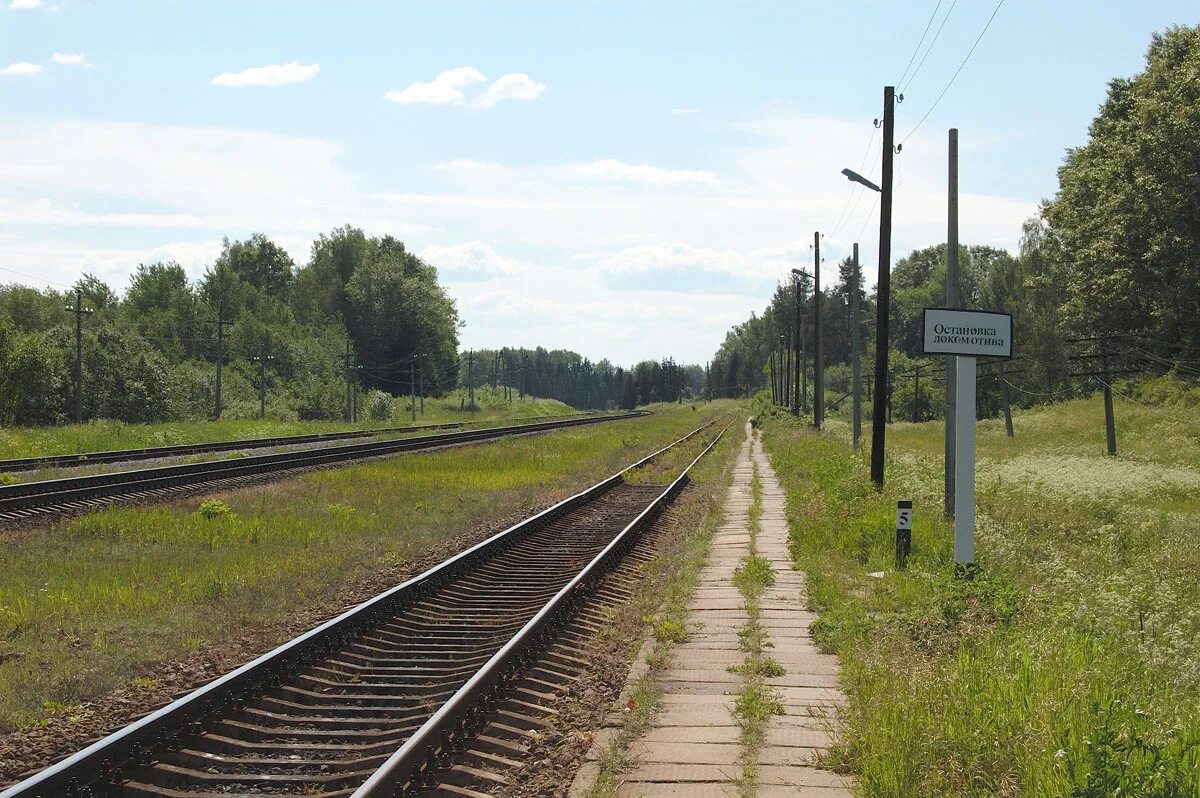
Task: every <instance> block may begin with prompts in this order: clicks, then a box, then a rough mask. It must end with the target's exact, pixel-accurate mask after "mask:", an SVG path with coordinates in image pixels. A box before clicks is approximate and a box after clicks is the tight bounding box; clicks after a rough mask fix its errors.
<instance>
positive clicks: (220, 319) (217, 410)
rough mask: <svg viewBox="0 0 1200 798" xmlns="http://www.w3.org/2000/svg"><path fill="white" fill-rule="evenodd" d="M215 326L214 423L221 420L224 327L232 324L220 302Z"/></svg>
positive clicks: (223, 304)
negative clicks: (215, 381)
mask: <svg viewBox="0 0 1200 798" xmlns="http://www.w3.org/2000/svg"><path fill="white" fill-rule="evenodd" d="M214 323H215V324H216V325H217V386H216V387H217V391H216V394H217V395H216V402H215V407H214V408H213V418H214V420H216V421H220V420H221V409H222V405H221V366H222V365H223V364H224V362H225V325H226V324H233V322H231V321H226V319H225V303H224V302H222V303H221V304H220V305H218V306H217V320H216V321H215V322H214Z"/></svg>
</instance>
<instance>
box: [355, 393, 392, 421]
mask: <svg viewBox="0 0 1200 798" xmlns="http://www.w3.org/2000/svg"><path fill="white" fill-rule="evenodd" d="M395 404H396V400H395V399H394V398H393V397H392V396H391V394H388V393H385V392H383V391H381V390H379V389H377V388H372V389H371V390H369V391H367V393H366V394H365V395H364V396H363V399H362V409H363V412H364V413H365V414H366V416H367V418H369V419H371V420H372V421H387V420H388V419H390V418H391V417H392V409H393V408H394V407H395Z"/></svg>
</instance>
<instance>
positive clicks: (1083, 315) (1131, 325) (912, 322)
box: [708, 26, 1200, 420]
mask: <svg viewBox="0 0 1200 798" xmlns="http://www.w3.org/2000/svg"><path fill="white" fill-rule="evenodd" d="M1198 70H1200V26H1195V27H1183V26H1179V27H1172V28H1170V29H1168V30H1166V31H1163V32H1162V33H1159V34H1155V35H1154V36H1153V38H1152V40H1151V42H1150V46H1149V48H1148V51H1147V53H1146V64H1145V69H1144V70H1143V71H1142V72H1141V73H1139V74H1137V75H1134V76H1133V77H1128V78H1127V77H1119V78H1117V79H1115V80H1112V81H1110V82H1109V84H1108V94H1107V98H1106V99H1105V101H1104V103H1103V104H1102V105H1101V107H1100V110H1099V113H1098V115H1097V116H1096V118H1095V119H1094V120H1093V122H1092V124H1091V126H1090V128H1089V130H1088V137H1087V142H1086V143H1085V144H1084V145H1083V146H1080V147H1076V148H1072V149H1069V150H1068V151H1067V152H1066V156H1065V158H1064V163H1063V165H1062V167H1061V168H1060V169H1059V171H1058V177H1059V188H1058V192H1057V193H1056V195H1055V196H1054V197H1052V198H1049V199H1047V200H1046V201H1045V202H1044V203H1043V204H1042V208H1041V211H1040V213H1039V215H1038V216H1037V217H1035V218H1032V219H1028V220H1026V222H1025V223H1024V224H1023V225H1022V228H1021V231H1020V232H1021V238H1020V245H1019V250H1018V251H1017V252H1016V253H1009V252H1006V251H1003V250H998V249H995V248H993V247H986V246H960V248H959V253H958V263H959V268H958V278H959V279H958V283H959V285H958V288H959V296H960V299H961V303H962V306H963V307H968V308H976V309H981V310H995V311H1005V312H1008V313H1011V314H1012V315H1013V328H1014V330H1015V338H1016V341H1017V354H1018V356H1019V359H1018V360H1016V361H1015V362H1013V363H1012V364H1011V368H1010V369H1009V370H1008V373H1007V374H1006V379H1007V380H1008V381H1009V383H1010V385H1011V387H1012V389H1013V395H1012V397H1011V398H1012V401H1013V402H1014V403H1015V404H1018V405H1022V406H1026V407H1028V406H1032V405H1034V404H1037V403H1039V402H1041V401H1042V400H1044V399H1045V398H1047V397H1081V396H1086V395H1087V394H1089V393H1090V392H1091V391H1092V389H1093V385H1094V383H1093V382H1092V381H1091V380H1080V379H1078V378H1077V375H1086V374H1089V373H1091V372H1096V371H1101V370H1102V361H1101V358H1100V356H1101V355H1102V354H1107V355H1108V360H1109V362H1110V364H1111V365H1112V366H1113V367H1114V369H1115V371H1117V372H1118V373H1141V374H1151V375H1162V374H1168V373H1174V374H1177V375H1178V376H1180V377H1184V378H1187V379H1190V380H1191V381H1193V382H1195V381H1196V379H1197V377H1200V368H1197V363H1198V362H1200V293H1197V292H1196V291H1194V290H1192V287H1193V286H1195V285H1196V284H1197V283H1198V282H1200V215H1197V213H1196V202H1195V195H1196V189H1197V186H1196V174H1197V173H1198V172H1200V161H1198V160H1197V156H1196V155H1195V154H1196V153H1197V152H1200V81H1198V80H1197V79H1196V75H1197V74H1198ZM1097 82H1099V81H1097ZM1081 133H1082V131H1081ZM947 254H948V253H947V249H946V245H945V244H944V243H943V244H938V245H936V246H928V247H923V248H919V249H916V250H914V251H913V252H911V253H909V254H908V255H906V256H904V257H902V258H900V259H899V260H897V261H896V262H895V263H894V264H889V267H890V268H891V271H892V277H891V296H890V303H889V307H888V316H889V319H890V328H891V341H890V343H891V346H892V350H893V351H892V352H891V353H890V354H889V357H890V359H891V366H892V371H893V373H894V375H895V376H896V380H895V384H894V388H895V395H894V396H893V403H894V405H895V413H896V417H897V418H902V419H905V420H908V419H913V418H915V420H924V419H929V418H933V417H936V416H938V415H940V413H941V407H940V406H941V403H940V402H938V401H937V400H936V396H935V395H931V393H930V391H929V387H930V382H931V380H930V376H931V375H930V372H931V371H932V370H933V369H932V368H930V367H931V366H933V364H932V363H928V362H926V363H924V365H925V366H926V368H925V371H924V377H925V388H926V390H925V393H924V395H922V396H917V391H916V381H915V379H912V373H911V370H912V368H913V366H915V365H916V363H914V362H912V361H911V360H909V358H917V357H919V356H920V350H921V347H920V336H919V325H920V318H921V311H922V309H923V308H926V307H935V306H943V305H944V304H945V303H946V271H947ZM872 259H873V255H872V256H870V257H864V258H863V263H862V266H863V270H864V272H866V273H867V274H873V273H874V265H873V263H871V264H868V263H867V261H870V260H872ZM838 269H839V274H838V277H837V279H836V280H835V281H833V285H832V286H827V287H826V288H825V289H824V293H823V309H822V314H821V338H822V348H823V351H824V361H825V363H826V366H827V373H826V391H827V393H828V394H830V395H829V396H828V397H827V400H828V401H833V400H834V399H836V398H838V397H840V396H842V395H844V394H845V393H848V392H849V380H850V376H849V369H848V367H847V364H848V363H849V362H850V333H851V329H852V327H853V324H852V322H851V319H850V314H849V300H850V298H851V297H852V296H854V295H855V294H857V295H858V296H859V297H860V298H861V300H862V302H861V308H862V310H861V312H862V316H861V317H860V319H861V323H862V332H864V333H865V335H864V336H863V338H862V341H863V346H864V357H865V358H866V359H865V361H864V362H866V363H870V358H871V357H872V356H873V353H872V352H871V347H872V346H873V342H874V338H875V336H874V329H873V328H874V319H875V304H876V299H875V298H874V297H873V296H868V295H866V294H865V293H864V292H863V290H862V287H863V286H862V284H861V283H859V284H857V285H856V284H855V282H854V280H853V276H852V275H853V271H852V269H851V264H850V262H849V260H843V261H842V262H841V263H840V264H838ZM779 276H780V278H781V279H784V280H785V281H786V284H784V285H780V286H779V288H778V289H777V290H776V292H775V295H774V297H772V300H771V302H770V304H769V305H768V307H767V308H766V309H765V311H764V312H763V313H762V314H760V315H753V316H751V318H750V319H749V320H747V321H745V322H744V323H742V324H739V325H737V326H736V327H734V328H733V329H732V330H730V331H729V333H728V335H727V336H726V339H725V341H724V343H722V345H721V347H720V349H719V350H718V351H717V353H716V354H715V355H714V357H713V360H712V369H711V371H710V380H709V384H708V388H709V390H710V392H711V395H713V396H751V395H753V394H754V393H756V392H758V391H760V390H763V389H768V390H770V391H771V392H772V394H773V395H774V396H776V398H777V399H778V398H779V395H780V394H782V393H783V385H782V384H781V383H784V382H785V381H784V379H783V377H782V376H781V375H782V372H783V371H784V369H785V368H786V367H785V365H784V363H783V362H781V358H780V357H779V355H780V354H781V352H782V351H784V349H785V348H786V347H785V346H784V345H783V344H781V341H780V336H781V335H790V334H791V333H792V330H793V328H794V325H795V323H796V322H795V313H796V305H797V302H796V299H797V292H799V299H800V304H801V306H802V322H801V324H802V328H803V333H802V335H803V340H806V341H808V342H809V358H810V361H811V356H812V349H811V344H812V341H813V340H814V332H815V330H814V329H813V317H814V314H813V307H812V304H813V297H812V295H811V294H812V292H811V290H810V289H811V285H810V283H809V282H808V279H807V278H802V279H801V280H800V282H799V283H795V282H793V281H792V280H791V277H790V276H789V275H788V274H786V272H785V270H782V269H781V271H780V275H779ZM1102 350H1103V351H1102ZM809 366H810V367H811V362H810V363H809ZM906 371H908V372H910V373H909V374H908V375H905V372H906ZM867 374H868V377H867V379H870V377H869V370H868V371H867ZM986 374H987V378H986V379H981V380H980V383H979V386H980V391H981V407H982V408H984V410H985V414H988V415H991V414H995V413H996V412H998V411H999V408H1000V402H1001V399H1000V390H999V388H1000V384H999V382H998V380H997V375H996V372H995V371H992V370H988V371H987V372H986ZM773 377H775V379H772V378H773ZM808 384H809V386H810V390H811V385H812V380H811V378H810V379H809V380H808ZM940 388H941V385H940V384H939V386H938V390H940ZM931 400H932V401H931ZM914 413H915V416H914Z"/></svg>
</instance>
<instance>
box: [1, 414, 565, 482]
mask: <svg viewBox="0 0 1200 798" xmlns="http://www.w3.org/2000/svg"><path fill="white" fill-rule="evenodd" d="M578 415H583V414H578ZM573 417H575V416H573ZM550 418H564V417H563V416H532V417H530V418H527V419H523V422H535V421H544V420H546V419H550ZM471 423H473V422H470V421H457V422H454V423H450V424H416V425H413V426H408V427H381V428H379V429H363V430H346V431H344V432H316V433H311V434H308V435H279V436H275V437H271V438H248V439H246V440H240V441H210V442H207V443H181V444H176V445H172V446H150V447H146V448H142V449H114V450H111V451H97V452H77V453H72V454H47V455H41V456H38V457H18V458H13V459H11V460H0V471H3V472H8V473H12V472H20V471H32V470H34V469H38V468H79V467H81V466H89V465H102V464H104V463H128V462H134V461H137V460H161V459H164V458H168V457H186V456H188V455H194V454H212V453H216V452H237V451H242V450H244V449H267V448H272V447H276V446H302V445H307V444H310V443H329V442H332V441H349V440H361V439H363V438H377V437H379V436H380V435H399V434H401V433H405V432H433V431H436V430H447V429H459V428H460V427H465V426H468V425H469V424H471Z"/></svg>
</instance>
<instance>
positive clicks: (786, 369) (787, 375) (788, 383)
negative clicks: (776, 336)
mask: <svg viewBox="0 0 1200 798" xmlns="http://www.w3.org/2000/svg"><path fill="white" fill-rule="evenodd" d="M780 338H783V339H784V342H783V343H784V348H785V351H786V353H787V354H786V355H784V359H785V362H784V366H783V404H784V406H785V407H791V406H792V375H793V374H794V373H795V371H794V370H793V369H794V367H793V364H792V346H793V344H794V343H795V342H794V341H793V340H792V333H791V331H790V330H789V331H788V332H786V333H784V334H783V335H782V336H780Z"/></svg>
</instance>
